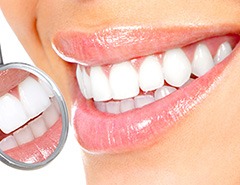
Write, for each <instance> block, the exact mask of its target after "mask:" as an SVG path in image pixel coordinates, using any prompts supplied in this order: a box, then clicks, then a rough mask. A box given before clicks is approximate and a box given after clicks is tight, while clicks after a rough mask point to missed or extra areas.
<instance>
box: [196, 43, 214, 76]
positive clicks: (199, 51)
mask: <svg viewBox="0 0 240 185" xmlns="http://www.w3.org/2000/svg"><path fill="white" fill-rule="evenodd" d="M213 67H214V62H213V58H212V55H211V53H210V51H209V49H208V47H207V46H206V45H205V44H199V45H198V46H197V48H196V50H195V53H194V58H193V62H192V70H193V74H194V75H196V76H197V77H199V76H202V75H204V74H206V73H207V72H208V71H210V69H212V68H213Z"/></svg>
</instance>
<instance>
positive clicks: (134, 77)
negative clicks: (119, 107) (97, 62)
mask: <svg viewBox="0 0 240 185" xmlns="http://www.w3.org/2000/svg"><path fill="white" fill-rule="evenodd" d="M109 82H110V87H111V89H112V97H113V99H115V100H120V99H127V98H131V97H134V96H136V95H138V93H139V86H138V74H137V72H136V70H135V69H134V68H133V66H132V65H131V63H129V62H122V63H120V64H114V65H113V66H112V68H111V71H110V75H109Z"/></svg>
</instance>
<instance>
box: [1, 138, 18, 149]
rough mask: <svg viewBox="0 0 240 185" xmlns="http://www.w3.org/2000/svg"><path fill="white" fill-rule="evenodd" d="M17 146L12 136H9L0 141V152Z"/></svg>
mask: <svg viewBox="0 0 240 185" xmlns="http://www.w3.org/2000/svg"><path fill="white" fill-rule="evenodd" d="M17 146H18V144H17V142H16V140H15V138H14V137H13V136H12V135H10V136H8V137H6V138H4V139H3V140H2V141H0V150H2V151H6V150H9V149H12V148H15V147H17Z"/></svg>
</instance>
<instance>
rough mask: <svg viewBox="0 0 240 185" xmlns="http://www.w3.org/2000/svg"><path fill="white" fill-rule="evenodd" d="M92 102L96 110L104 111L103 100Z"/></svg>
mask: <svg viewBox="0 0 240 185" xmlns="http://www.w3.org/2000/svg"><path fill="white" fill-rule="evenodd" d="M94 104H95V107H96V108H97V110H99V111H101V112H106V104H105V103H104V102H98V101H95V102H94Z"/></svg>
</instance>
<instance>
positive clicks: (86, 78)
mask: <svg viewBox="0 0 240 185" xmlns="http://www.w3.org/2000/svg"><path fill="white" fill-rule="evenodd" d="M83 84H84V87H85V90H86V99H91V98H92V86H91V80H90V77H89V75H88V74H87V72H86V69H85V67H83Z"/></svg>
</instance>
